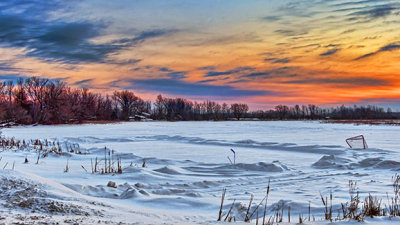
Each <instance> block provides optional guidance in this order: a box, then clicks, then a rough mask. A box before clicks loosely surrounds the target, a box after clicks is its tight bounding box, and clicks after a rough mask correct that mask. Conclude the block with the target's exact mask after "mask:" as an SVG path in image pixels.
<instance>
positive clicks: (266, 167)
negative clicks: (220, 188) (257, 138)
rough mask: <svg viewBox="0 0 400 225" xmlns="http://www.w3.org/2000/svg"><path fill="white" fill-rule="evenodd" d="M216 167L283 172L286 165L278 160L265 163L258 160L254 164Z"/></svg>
mask: <svg viewBox="0 0 400 225" xmlns="http://www.w3.org/2000/svg"><path fill="white" fill-rule="evenodd" d="M216 169H231V170H244V171H259V172H283V171H284V170H287V167H286V166H284V165H282V164H280V163H279V162H277V161H276V162H273V163H265V162H259V163H254V164H247V163H237V164H234V165H233V164H231V165H225V166H220V167H217V168H216Z"/></svg>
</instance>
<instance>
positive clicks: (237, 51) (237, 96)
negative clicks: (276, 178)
mask: <svg viewBox="0 0 400 225" xmlns="http://www.w3.org/2000/svg"><path fill="white" fill-rule="evenodd" d="M399 53H400V2H399V1H398V0H346V1H344V0H247V1H243V0H201V1H200V0H168V1H160V0H113V1H109V0H79V1H78V0H69V1H57V0H54V1H41V0H18V1H17V0H3V1H1V2H0V80H9V79H14V80H15V79H17V78H18V77H31V76H40V77H44V78H50V79H61V80H63V81H65V82H67V83H68V84H69V85H71V86H73V87H76V88H86V87H87V88H90V89H92V90H93V91H95V92H99V93H103V94H110V93H112V92H113V91H114V90H122V89H128V90H133V91H134V92H135V93H136V94H137V95H139V96H141V97H142V98H144V99H149V100H154V99H155V97H156V95H158V94H162V95H165V96H169V97H177V96H180V97H185V98H188V99H191V100H195V101H202V100H213V101H219V102H227V103H233V102H246V103H248V104H249V105H250V107H251V108H252V109H268V108H272V107H273V106H275V105H278V104H286V105H294V104H317V105H321V106H336V105H342V104H345V105H353V104H357V105H366V104H374V105H380V106H384V107H387V106H390V107H392V108H394V109H397V110H398V109H400V54H399Z"/></svg>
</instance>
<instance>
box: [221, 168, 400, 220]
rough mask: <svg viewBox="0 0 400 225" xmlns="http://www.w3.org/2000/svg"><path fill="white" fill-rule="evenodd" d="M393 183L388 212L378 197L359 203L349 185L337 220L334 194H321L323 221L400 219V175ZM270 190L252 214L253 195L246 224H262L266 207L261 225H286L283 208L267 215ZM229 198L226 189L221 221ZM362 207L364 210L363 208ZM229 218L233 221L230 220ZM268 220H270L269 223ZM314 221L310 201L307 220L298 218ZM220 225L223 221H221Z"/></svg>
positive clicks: (355, 186)
mask: <svg viewBox="0 0 400 225" xmlns="http://www.w3.org/2000/svg"><path fill="white" fill-rule="evenodd" d="M392 180H393V191H394V194H393V196H392V197H389V194H388V205H387V206H386V208H382V199H379V198H377V197H374V196H372V195H371V194H368V196H367V197H365V199H364V200H363V201H362V200H361V199H360V195H359V192H358V191H357V183H356V182H354V181H349V196H350V200H349V201H348V202H346V203H341V207H342V209H341V210H339V209H338V210H337V216H336V217H335V218H334V217H333V194H332V192H331V191H330V192H329V195H327V196H325V197H324V196H323V195H322V194H321V193H320V198H321V201H322V205H323V209H324V218H321V219H322V220H328V221H330V222H333V221H341V220H355V221H358V222H363V221H364V219H365V218H366V217H371V218H373V217H378V216H387V215H388V216H390V217H397V216H400V206H399V204H400V175H397V174H396V175H395V176H393V178H392ZM269 190H270V182H268V187H267V193H266V195H265V197H264V198H263V199H262V200H261V202H260V203H259V204H257V205H256V207H255V209H254V210H253V212H252V213H249V212H250V208H251V206H252V205H251V204H252V202H253V199H254V196H253V195H251V198H250V203H249V205H248V206H247V209H246V214H245V218H244V221H245V222H251V220H252V219H254V220H255V224H257V225H258V224H259V222H260V221H259V220H260V218H261V217H259V216H258V208H259V207H260V206H261V205H262V204H263V203H264V201H265V204H264V214H263V215H262V218H263V219H262V223H260V224H262V225H273V224H279V223H282V222H285V221H284V215H285V213H284V204H283V203H282V205H280V206H278V208H277V209H276V210H275V211H274V213H273V214H272V215H270V216H268V213H267V200H268V196H269ZM225 195H226V189H224V191H223V195H222V200H221V207H220V211H219V215H220V217H221V218H222V216H221V215H224V212H223V211H222V209H223V203H224V198H225ZM234 203H235V200H234V201H233V203H232V205H231V207H230V208H229V211H228V213H227V214H226V217H225V220H224V221H227V222H234V221H235V220H232V218H235V217H234V215H232V208H233V206H234ZM360 205H361V206H362V207H360ZM287 209H288V211H287V222H289V223H290V222H291V217H290V210H291V208H290V206H288V207H287ZM254 215H255V216H256V217H255V218H253V216H254ZM229 218H230V219H229ZM267 218H268V219H267ZM311 218H312V221H315V220H316V219H315V217H314V216H313V215H312V214H311V202H310V201H309V204H308V217H307V216H305V215H303V214H302V213H299V217H298V223H299V224H303V223H305V222H306V221H307V220H308V222H310V221H311ZM218 221H220V218H219V220H218Z"/></svg>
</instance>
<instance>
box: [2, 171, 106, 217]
mask: <svg viewBox="0 0 400 225" xmlns="http://www.w3.org/2000/svg"><path fill="white" fill-rule="evenodd" d="M0 180H1V182H0V183H1V184H0V188H1V190H2V192H1V193H2V194H1V196H0V199H1V200H4V202H5V203H4V204H3V206H4V207H6V208H10V209H15V208H20V209H23V210H30V211H32V212H41V213H45V214H69V215H80V216H89V215H98V216H99V215H102V214H101V213H100V212H99V211H95V210H93V209H87V208H84V207H83V206H82V205H77V204H73V203H71V202H69V201H66V200H65V199H63V198H62V197H61V196H56V195H52V194H49V193H47V192H46V191H44V190H45V189H46V187H45V186H44V185H43V184H39V183H36V182H34V181H31V180H25V179H21V178H18V177H13V176H11V177H7V176H3V177H1V178H0Z"/></svg>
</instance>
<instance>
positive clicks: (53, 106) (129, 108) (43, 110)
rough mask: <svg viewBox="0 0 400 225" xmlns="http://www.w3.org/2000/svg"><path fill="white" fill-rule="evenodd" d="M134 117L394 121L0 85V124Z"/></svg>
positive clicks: (357, 110) (340, 112)
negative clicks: (254, 109)
mask: <svg viewBox="0 0 400 225" xmlns="http://www.w3.org/2000/svg"><path fill="white" fill-rule="evenodd" d="M135 115H141V116H143V115H146V117H148V118H152V119H154V120H168V121H181V120H233V119H234V120H240V119H243V118H247V119H259V120H306V119H307V120H320V119H327V118H330V119H393V118H396V117H397V115H395V114H394V113H392V111H391V109H390V108H389V109H387V110H385V109H383V108H380V107H377V106H353V107H346V106H340V107H334V108H320V107H318V106H316V105H311V104H310V105H302V106H299V105H295V106H293V107H289V106H286V105H278V106H276V107H275V108H274V109H271V110H266V111H263V110H257V111H249V107H248V105H247V104H244V103H233V104H227V103H222V104H220V103H218V102H214V101H203V102H196V101H190V100H187V99H184V98H166V97H163V96H162V95H158V96H157V98H156V100H155V101H154V102H151V101H146V100H143V99H142V98H140V97H139V96H137V95H135V94H134V92H133V91H129V90H122V91H115V92H114V93H113V94H111V95H101V94H98V93H93V92H91V91H90V90H89V89H88V88H82V89H76V88H71V87H69V86H68V85H67V84H66V83H65V82H63V81H52V80H49V79H44V78H39V77H31V78H27V79H22V78H20V79H18V81H17V82H15V83H14V82H13V81H7V82H3V83H0V121H1V122H3V123H4V122H15V123H19V124H62V123H81V122H84V121H126V120H131V119H134V118H135Z"/></svg>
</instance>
